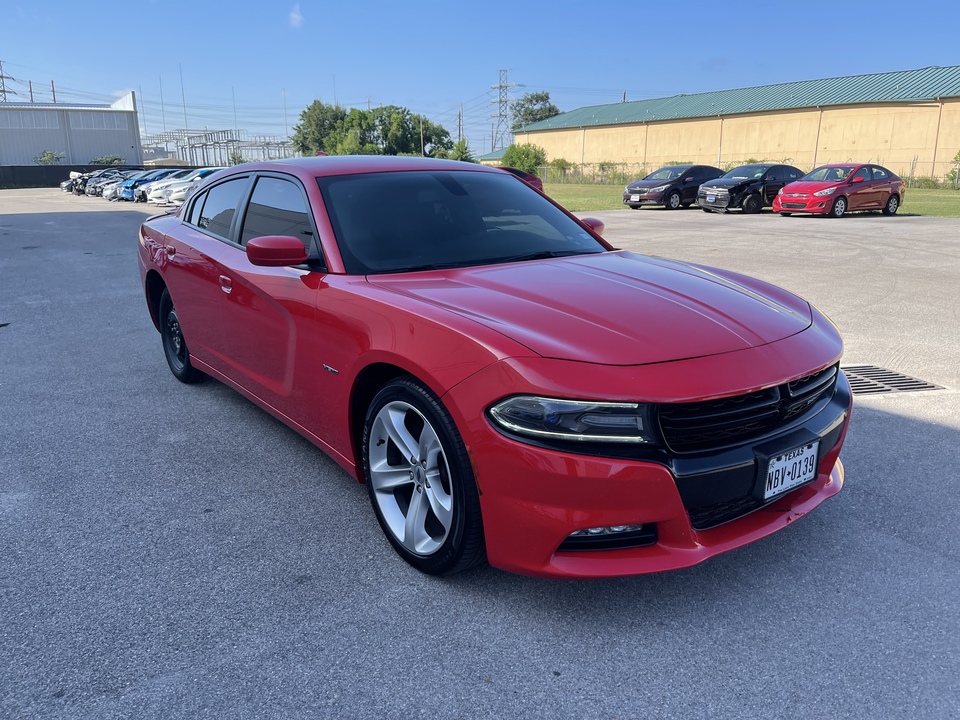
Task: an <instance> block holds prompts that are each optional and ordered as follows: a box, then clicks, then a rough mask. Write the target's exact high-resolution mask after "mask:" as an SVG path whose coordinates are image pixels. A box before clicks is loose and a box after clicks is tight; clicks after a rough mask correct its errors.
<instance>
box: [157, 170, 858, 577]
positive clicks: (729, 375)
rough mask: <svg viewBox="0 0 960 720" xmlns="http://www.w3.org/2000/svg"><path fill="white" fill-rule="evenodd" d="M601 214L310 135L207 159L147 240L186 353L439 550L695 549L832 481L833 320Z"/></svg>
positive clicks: (774, 517)
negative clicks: (620, 240)
mask: <svg viewBox="0 0 960 720" xmlns="http://www.w3.org/2000/svg"><path fill="white" fill-rule="evenodd" d="M598 227H599V223H598V222H596V221H591V220H579V219H577V218H576V217H574V216H573V215H571V214H570V213H568V212H567V211H566V210H564V209H563V208H562V207H560V206H559V205H557V204H555V203H554V202H552V201H551V200H550V199H549V198H547V197H546V196H544V195H542V194H541V193H539V192H536V191H535V190H533V189H532V188H530V187H529V186H528V185H526V184H525V183H518V182H515V181H514V180H513V179H512V178H508V177H507V176H506V175H505V174H504V173H503V172H502V171H499V170H496V169H494V168H488V167H483V166H480V165H472V164H468V163H460V162H453V161H444V160H433V159H430V158H412V157H373V156H366V157H364V156H342V157H332V156H331V157H320V158H313V157H311V158H297V159H292V160H283V161H274V162H258V163H246V164H244V165H239V166H235V167H232V168H229V169H226V170H222V171H220V172H219V173H217V174H216V175H212V176H210V177H208V178H207V179H206V180H205V181H203V183H202V184H201V185H200V186H199V187H198V188H197V190H196V191H195V192H194V193H193V195H191V197H190V198H189V199H188V200H187V202H186V203H185V204H184V206H183V207H182V208H180V210H179V211H178V212H177V213H174V214H165V215H157V216H154V217H152V218H149V219H148V220H146V221H145V222H144V223H143V225H142V227H141V229H140V236H139V243H138V258H139V266H140V276H141V280H142V283H143V288H144V295H145V299H146V304H147V308H148V309H149V313H150V317H151V319H152V321H153V323H154V325H155V326H156V328H157V330H158V332H159V336H160V343H159V345H160V346H161V347H162V350H163V354H164V356H165V358H166V362H167V364H168V365H169V368H170V371H171V372H172V373H173V375H174V376H175V377H176V378H177V379H178V380H180V381H181V382H185V383H192V382H196V381H198V380H201V379H202V378H203V376H204V374H206V375H211V376H213V377H214V378H217V379H218V380H220V381H222V382H224V383H226V384H227V385H228V386H229V387H232V388H234V389H235V390H237V391H239V392H240V393H242V394H243V395H244V396H246V397H247V398H248V399H250V400H252V401H253V402H254V403H256V404H258V405H259V406H260V407H262V408H263V409H264V410H266V411H267V412H269V413H271V414H273V415H275V416H276V417H277V418H279V419H280V420H281V421H283V422H285V423H287V424H288V425H290V426H291V427H292V428H294V429H296V430H297V431H298V432H300V433H302V434H303V435H304V436H305V437H307V438H308V439H309V440H310V441H312V442H313V443H315V444H316V445H318V446H319V447H320V448H322V449H323V450H324V451H326V452H327V453H329V454H330V455H331V457H333V459H334V460H335V461H336V462H338V463H339V464H340V465H341V466H342V467H343V468H344V469H345V470H346V471H347V472H348V473H349V474H351V475H352V476H353V477H355V478H356V479H357V480H358V481H360V482H364V483H366V485H367V489H368V492H369V495H370V500H371V504H372V506H373V511H374V514H375V515H376V517H377V520H378V521H379V523H380V526H381V528H382V529H383V531H384V533H385V535H386V537H387V539H388V540H389V541H390V543H391V544H392V545H393V547H394V548H395V549H396V551H397V552H398V553H399V554H400V555H401V556H402V557H403V559H404V560H406V561H407V562H409V563H410V564H411V565H413V566H414V567H416V568H418V569H419V570H421V571H423V572H426V573H432V574H438V575H442V574H447V573H451V572H455V571H458V570H463V569H465V568H468V567H470V566H472V565H474V564H476V563H479V562H482V560H483V558H484V557H486V558H488V559H489V562H490V563H491V564H492V565H494V566H496V567H499V568H503V569H505V570H509V571H513V572H520V573H526V574H531V575H540V576H554V577H608V576H617V575H631V574H638V573H647V572H657V571H662V570H668V569H673V568H681V567H688V566H690V565H694V564H696V563H698V562H701V561H703V560H705V559H707V558H709V557H711V556H713V555H716V554H718V553H722V552H725V551H727V550H731V549H733V548H736V547H740V546H743V545H746V544H748V543H750V542H753V541H755V540H758V539H759V538H761V537H763V536H766V535H768V534H770V533H772V532H775V531H777V530H780V529H783V528H785V527H787V526H788V525H791V524H792V523H793V522H794V521H796V520H797V518H800V517H802V516H804V515H806V514H807V513H809V512H810V511H811V510H812V509H813V508H814V507H816V506H817V505H819V504H820V503H821V502H823V501H824V500H826V499H827V498H829V497H831V496H832V495H834V494H836V493H837V492H839V491H840V489H841V486H842V484H843V468H842V465H841V464H840V461H839V459H838V456H839V453H840V449H841V445H842V444H843V439H844V436H845V434H846V430H847V426H848V423H849V420H850V411H851V392H850V386H849V384H848V382H847V380H846V378H845V377H844V375H843V373H842V372H840V369H839V364H838V363H839V360H840V356H841V354H842V341H841V338H840V334H839V332H838V331H837V329H836V327H834V325H833V324H832V323H831V322H830V320H828V319H827V318H826V317H825V316H824V315H822V314H821V313H820V312H819V311H817V310H816V309H815V308H813V307H812V306H811V305H810V304H809V303H807V302H806V301H804V300H802V299H800V298H798V297H796V296H794V295H792V294H790V293H788V292H786V291H785V290H781V289H779V288H776V287H773V286H771V285H769V284H767V283H766V282H763V281H760V280H754V279H751V278H747V277H745V276H743V275H740V274H739V273H733V272H726V271H724V270H718V269H713V268H706V267H702V266H698V265H694V264H690V263H686V262H677V261H670V260H666V259H662V258H655V257H647V256H643V255H637V254H634V253H630V252H626V251H618V250H614V249H613V248H612V247H611V246H610V245H609V244H608V243H607V242H605V241H604V240H603V238H602V237H601V236H600V235H599V234H598V233H597V230H596V228H598ZM194 399H195V394H194V393H184V394H183V395H182V402H184V403H188V402H191V401H192V400H194ZM227 414H228V413H227V410H226V408H224V421H225V422H226V419H227ZM229 420H230V423H234V424H235V423H236V422H238V421H239V422H243V419H242V418H240V419H239V420H238V418H237V417H236V414H233V415H231V416H230V418H229ZM158 422H160V421H158ZM184 442H187V443H189V442H190V440H189V438H187V439H185V440H184ZM269 481H270V478H267V477H265V478H264V483H269ZM321 524H322V523H321ZM811 538H812V536H811Z"/></svg>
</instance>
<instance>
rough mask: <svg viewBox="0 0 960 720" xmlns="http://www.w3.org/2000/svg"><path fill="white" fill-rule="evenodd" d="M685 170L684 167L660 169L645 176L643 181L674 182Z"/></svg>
mask: <svg viewBox="0 0 960 720" xmlns="http://www.w3.org/2000/svg"><path fill="white" fill-rule="evenodd" d="M686 169H687V168H686V166H684V165H678V166H674V167H665V168H660V169H659V170H657V171H656V172H652V173H650V174H649V175H647V176H646V177H645V178H644V180H676V179H677V178H678V177H680V176H681V175H682V174H683V171H684V170H686Z"/></svg>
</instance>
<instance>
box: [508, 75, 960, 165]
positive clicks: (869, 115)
mask: <svg viewBox="0 0 960 720" xmlns="http://www.w3.org/2000/svg"><path fill="white" fill-rule="evenodd" d="M514 141H515V142H516V143H518V144H522V143H533V144H536V145H539V146H540V147H542V148H543V149H544V150H546V152H547V158H548V159H549V160H554V159H557V158H563V159H565V160H567V161H568V162H570V163H573V164H575V165H584V166H599V165H600V164H617V165H626V166H631V167H636V168H638V169H640V168H644V169H648V170H654V169H656V168H658V167H660V166H662V165H666V164H669V163H676V162H693V163H703V164H708V165H717V166H719V167H732V166H734V165H737V164H741V163H743V162H745V161H747V160H758V161H763V160H766V161H778V162H785V163H790V164H793V165H796V166H798V167H800V168H802V169H804V170H809V169H812V168H813V167H815V166H816V165H819V164H823V163H828V162H874V163H878V164H880V165H884V166H886V167H888V168H889V169H891V170H893V171H894V172H896V173H897V174H899V175H901V176H903V177H933V178H937V179H942V178H943V177H944V176H946V174H947V173H948V172H950V171H951V170H954V169H956V168H957V162H956V161H955V160H954V157H955V156H957V154H958V152H960V66H955V67H946V68H941V67H932V68H924V69H922V70H908V71H902V72H895V73H881V74H878V75H857V76H850V77H842V78H830V79H825V80H808V81H803V82H797V83H787V84H782V85H767V86H763V87H755V88H745V89H739V90H724V91H719V92H712V93H699V94H697V95H679V96H675V97H671V98H659V99H654V100H641V101H637V102H625V103H615V104H612V105H597V106H593V107H586V108H580V109H578V110H573V111H570V112H566V113H562V114H560V115H558V116H556V117H553V118H550V119H549V120H543V121H541V122H538V123H534V124H532V125H528V126H526V127H524V128H521V129H520V131H519V132H517V133H516V135H515V137H514Z"/></svg>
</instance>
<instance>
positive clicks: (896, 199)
mask: <svg viewBox="0 0 960 720" xmlns="http://www.w3.org/2000/svg"><path fill="white" fill-rule="evenodd" d="M899 209H900V196H899V195H897V194H896V193H891V195H890V197H888V198H887V204H886V205H884V206H883V214H884V215H896V214H897V210H899Z"/></svg>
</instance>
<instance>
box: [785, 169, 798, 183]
mask: <svg viewBox="0 0 960 720" xmlns="http://www.w3.org/2000/svg"><path fill="white" fill-rule="evenodd" d="M802 174H803V173H801V172H800V171H799V170H797V169H796V168H795V167H788V168H784V169H783V175H784V180H786V181H787V182H793V181H794V180H799V179H800V176H801V175H802Z"/></svg>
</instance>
